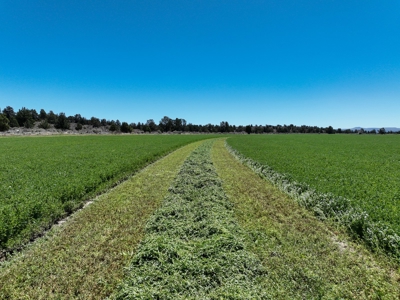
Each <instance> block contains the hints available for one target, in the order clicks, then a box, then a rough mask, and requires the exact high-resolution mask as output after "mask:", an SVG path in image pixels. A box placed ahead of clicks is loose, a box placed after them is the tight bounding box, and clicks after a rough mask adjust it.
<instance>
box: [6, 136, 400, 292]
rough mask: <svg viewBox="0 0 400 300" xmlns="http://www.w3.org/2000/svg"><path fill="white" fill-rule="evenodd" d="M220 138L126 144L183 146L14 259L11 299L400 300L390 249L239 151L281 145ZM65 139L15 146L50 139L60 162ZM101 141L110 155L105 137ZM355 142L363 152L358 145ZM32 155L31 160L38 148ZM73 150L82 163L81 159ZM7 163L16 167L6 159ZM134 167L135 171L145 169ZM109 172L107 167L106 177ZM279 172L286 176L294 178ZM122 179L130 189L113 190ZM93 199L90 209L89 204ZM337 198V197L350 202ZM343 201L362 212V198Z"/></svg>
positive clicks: (10, 261) (9, 270) (96, 157)
mask: <svg viewBox="0 0 400 300" xmlns="http://www.w3.org/2000/svg"><path fill="white" fill-rule="evenodd" d="M210 137H211V136H203V137H197V138H195V137H193V140H189V139H187V140H183V139H182V138H181V137H179V138H178V137H171V136H167V137H165V140H163V142H161V143H159V144H158V146H154V145H155V144H157V139H160V138H161V137H156V136H146V137H135V142H131V143H129V142H126V143H125V144H124V145H125V146H124V147H125V149H127V150H126V152H124V153H125V154H126V153H131V152H130V151H129V150H128V149H129V148H131V149H133V150H134V149H136V152H139V153H140V151H139V150H137V149H147V148H149V150H148V151H146V150H144V151H143V152H144V153H147V154H148V153H151V152H152V150H151V149H161V148H162V147H160V145H165V144H168V143H169V142H170V140H169V139H172V140H173V139H175V144H174V145H173V146H171V145H170V146H169V147H165V148H164V150H163V151H159V153H158V155H154V156H152V157H150V158H147V159H142V161H143V160H144V161H145V162H144V163H143V164H142V165H141V166H139V167H137V168H136V169H131V170H130V171H128V172H125V173H124V172H121V173H119V179H118V180H116V179H115V181H111V182H110V183H108V184H104V183H101V184H99V185H98V187H96V188H94V190H96V192H95V194H98V193H100V192H101V191H103V192H104V193H102V194H101V195H100V196H98V197H96V198H95V199H92V200H94V201H93V204H91V205H89V206H87V207H85V208H84V209H82V210H79V211H78V212H76V213H74V214H72V215H71V217H70V218H69V219H67V220H66V222H64V223H63V224H61V225H57V226H53V227H52V228H51V229H50V230H49V231H48V232H47V233H46V234H45V235H44V236H43V237H42V238H39V239H36V240H35V241H34V242H32V243H30V244H28V245H26V246H25V247H24V249H23V250H21V251H18V252H16V253H14V254H13V255H12V256H10V257H8V258H7V259H5V260H4V261H3V262H2V263H1V266H0V297H1V298H2V299H103V298H107V297H109V298H111V299H398V297H399V296H400V284H399V263H398V260H397V258H396V257H395V254H394V253H392V252H390V251H389V252H388V251H386V250H387V249H386V250H385V249H383V248H382V249H380V248H379V245H375V246H373V247H372V246H371V245H370V244H368V243H367V242H365V240H364V239H362V236H361V237H360V236H357V235H354V234H352V231H351V228H349V227H348V226H346V224H342V223H340V222H337V219H338V218H337V217H335V215H329V214H328V213H327V212H324V211H323V210H322V213H323V215H324V217H322V215H321V213H318V212H319V211H318V210H317V209H315V207H318V205H314V206H307V205H303V204H304V203H302V202H301V201H299V197H298V196H296V195H295V194H294V193H293V189H286V190H285V189H284V188H282V185H280V184H279V182H274V181H272V182H270V181H269V180H267V176H265V174H262V173H260V172H259V170H260V169H261V170H265V169H267V166H266V165H267V162H265V161H261V160H260V159H258V160H257V157H252V159H251V160H249V159H248V158H249V157H250V155H248V153H247V154H246V153H245V151H243V150H242V149H240V146H239V147H236V146H235V143H236V144H239V145H251V144H255V143H256V144H257V143H258V146H256V148H259V147H260V144H262V143H263V144H262V148H261V149H265V152H269V150H268V145H269V142H265V140H262V139H261V138H263V139H270V138H271V139H272V138H280V137H281V136H278V135H276V136H260V137H259V138H260V140H257V141H256V142H255V137H253V136H230V137H228V138H227V139H224V138H219V139H209V140H207V141H199V140H200V139H206V138H210ZM287 137H290V136H287ZM296 137H297V136H295V135H293V136H292V138H293V139H295V138H296ZM328 137H329V136H326V135H313V136H304V138H306V139H308V140H312V141H311V142H312V143H315V144H318V143H320V144H324V143H327V141H329V140H326V139H327V138H328ZM64 138H65V137H51V138H20V139H19V140H18V139H15V140H13V139H11V138H10V139H9V140H8V141H7V142H8V143H9V144H8V146H10V144H12V143H13V142H14V141H15V143H17V142H20V141H23V142H24V143H26V144H25V145H27V146H26V147H27V148H29V146H30V143H31V141H36V140H44V142H43V143H46V145H47V147H49V148H50V149H48V150H49V152H52V153H56V152H55V151H51V147H52V143H54V145H58V147H59V148H62V144H63V142H64V141H66V140H63V139H64ZM80 138H81V140H79V143H80V144H79V145H78V144H77V145H76V148H75V150H76V151H78V150H79V149H81V148H85V146H86V144H85V143H86V140H85V138H88V140H90V138H92V137H80ZM97 138H99V139H100V140H98V143H97V146H98V147H101V145H102V140H101V139H102V138H104V137H97ZM124 138H126V139H127V140H129V138H131V136H126V137H124ZM141 138H143V142H142V140H141ZM163 138H164V137H163ZM257 138H258V137H257ZM352 138H353V139H354V140H353V141H354V143H356V141H357V140H356V139H357V138H358V136H352ZM375 138H378V137H375ZM46 139H53V141H52V140H46ZM146 139H147V140H146ZM178 139H182V140H179V141H177V140H178ZM196 139H197V140H198V141H196V142H195V141H194V140H196ZM4 140H5V139H4ZM4 140H3V139H2V140H1V142H3V141H4ZM261 140H262V141H263V142H262V143H260V141H261ZM105 141H106V140H104V143H105V144H107V143H106V142H105ZM145 141H147V142H148V144H146V143H145ZM349 141H350V140H349ZM371 141H374V140H373V139H371ZM32 143H34V142H32ZM69 143H70V141H69ZM60 144H61V145H60ZM67 144H68V143H65V144H64V145H65V146H67ZM112 144H113V145H114V146H115V145H117V146H115V148H114V151H117V149H119V148H121V147H118V142H115V141H114V142H113V143H112ZM172 144H173V143H172ZM185 144H186V146H184V145H185ZM152 145H153V146H154V148H151V146H152ZM109 147H110V146H109ZM321 147H322V146H321ZM16 148H18V147H16ZM27 148H26V149H27ZM95 148H97V147H93V148H91V149H95ZM178 148H179V149H178ZM322 148H323V147H322ZM322 148H321V149H322ZM86 149H89V148H86ZM174 149H177V150H174ZM234 149H236V151H237V150H239V151H240V152H236V151H235V150H234ZM173 150H174V151H173ZM88 151H89V150H88ZM153 151H154V150H153ZM157 151H158V150H156V151H155V152H157ZM171 151H172V152H171ZM67 152H68V151H67ZM78 152H79V151H78ZM89 152H90V153H91V155H89V157H91V159H92V163H91V164H90V165H86V166H81V168H89V169H90V168H92V169H96V166H97V163H98V164H99V165H101V164H102V163H103V160H104V159H105V157H106V156H104V153H102V151H98V152H95V151H89ZM132 152H133V153H134V152H135V151H132ZM2 153H3V152H2ZM22 153H24V154H25V155H26V156H29V151H25V152H24V151H21V152H20V155H22ZM30 153H35V152H34V151H32V152H30ZM68 153H69V154H70V157H71V160H73V159H72V157H73V156H74V154H73V153H71V152H68ZM99 153H102V154H101V155H100V154H99ZM168 153H169V154H168ZM282 153H284V151H281V157H282V158H284V155H282ZM166 154H168V155H166ZM165 155H166V156H165ZM275 155H276V154H275ZM122 156H124V155H122ZM266 156H267V155H266V154H265V155H264V157H266ZM10 157H12V156H10ZM117 157H118V156H117ZM119 157H121V156H119ZM160 157H162V158H160ZM2 159H4V161H7V157H4V156H2ZM135 159H136V158H135ZM135 159H134V158H132V157H131V158H130V159H127V160H126V162H125V164H126V165H131V164H132V165H135V164H136V165H137V160H135ZM27 161H29V159H27ZM32 161H34V160H32ZM83 161H85V159H83ZM116 161H118V158H117V159H116ZM249 161H251V162H252V163H253V164H249ZM134 162H136V163H134ZM150 162H153V163H151V164H149V163H150ZM62 164H63V162H62V160H60V161H59V164H54V165H53V168H55V169H56V168H57V166H59V167H60V169H62ZM258 164H263V166H262V167H260V165H258ZM145 165H147V166H146V167H145V168H143V167H144V166H145ZM248 165H249V166H250V167H251V168H249V167H248ZM268 165H270V164H268ZM255 166H257V167H258V169H257V168H256V167H255ZM3 167H4V165H3ZM20 168H22V169H24V170H25V169H26V168H24V167H23V166H21V167H20ZM16 169H17V168H15V169H14V172H15V174H17V173H18V171H17V170H16ZM33 169H34V167H32V165H31V170H33ZM77 169H78V170H79V169H80V168H77ZM106 169H107V163H106V164H104V165H101V167H100V168H98V170H102V171H105V170H106ZM3 170H4V169H3ZM85 170H86V169H85ZM274 171H275V173H274V174H275V175H276V176H278V175H281V173H280V172H282V173H286V174H290V173H289V172H287V171H285V172H283V171H282V170H278V169H276V170H275V169H274ZM2 173H3V172H2ZM78 173H79V172H77V173H74V174H75V176H79V175H76V174H78ZM116 173H118V171H117V172H116ZM52 174H57V173H52ZM129 174H131V175H132V174H133V176H130V175H129ZM277 174H278V175H277ZM68 176H71V175H69V174H66V175H65V177H68ZM285 176H287V177H290V176H291V177H290V178H289V179H290V180H288V181H287V182H286V181H285V182H286V183H287V184H292V185H293V184H294V183H296V184H300V183H301V184H302V185H301V186H303V188H304V189H306V188H305V187H304V186H307V188H308V191H310V190H313V191H314V189H315V190H316V191H318V195H320V194H323V193H326V192H325V191H324V190H322V189H321V190H319V189H318V186H312V185H311V183H308V182H307V181H304V182H300V181H297V180H298V179H296V180H294V179H293V176H294V175H290V176H289V175H285ZM50 177H51V176H50ZM278 177H279V176H278ZM82 178H84V176H82ZM122 179H126V180H125V181H123V182H122V183H120V184H118V185H116V186H115V187H114V188H111V189H110V187H112V186H113V185H115V183H116V181H121V180H122ZM284 179H286V177H285V178H284ZM20 182H22V181H20ZM102 184H104V186H101V185H102ZM294 186H295V187H296V185H294ZM32 188H33V187H31V189H32ZM42 189H45V188H42ZM285 191H286V193H285ZM288 191H289V193H288ZM315 193H317V192H315ZM309 194H312V193H311V192H309ZM90 195H91V194H90V193H89V194H88V195H86V196H84V197H82V198H80V200H79V201H80V202H81V203H84V202H85V200H87V198H88V197H90ZM332 195H333V196H332V199H334V200H335V199H336V198H335V197H340V196H341V197H342V198H344V196H342V195H339V194H334V193H333V192H332ZM21 197H22V196H21ZM71 198H72V199H70V200H69V201H74V198H73V197H71ZM323 199H325V198H323ZM314 200H315V199H314ZM314 200H313V201H314ZM347 200H348V201H347ZM77 201H78V200H77ZM315 201H316V200H315ZM315 201H314V202H313V203H314V204H315ZM332 201H333V200H332ZM342 201H344V202H345V203H347V204H346V205H347V206H346V207H347V208H349V209H350V210H351V209H352V207H353V206H355V205H353V203H355V201H356V200H354V199H347V198H346V201H345V200H342ZM48 202H49V201H48ZM57 203H62V201H61V200H60V201H59V202H57ZM349 203H350V204H351V205H350V204H349ZM341 205H342V206H343V204H341ZM325 206H326V205H325ZM325 206H323V207H325ZM361 208H362V207H361ZM361 208H358V206H357V209H361ZM357 212H358V211H357ZM363 212H364V211H363ZM321 219H324V220H321ZM373 221H374V222H376V221H375V219H373ZM382 222H385V221H382ZM384 224H386V223H384Z"/></svg>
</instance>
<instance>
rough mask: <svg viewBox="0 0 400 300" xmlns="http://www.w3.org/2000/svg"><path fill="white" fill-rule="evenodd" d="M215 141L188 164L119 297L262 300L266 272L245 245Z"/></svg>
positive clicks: (149, 226) (152, 221)
mask: <svg viewBox="0 0 400 300" xmlns="http://www.w3.org/2000/svg"><path fill="white" fill-rule="evenodd" d="M211 146H212V142H206V143H205V144H203V145H201V146H200V147H199V148H198V149H196V150H195V151H194V152H192V154H191V155H190V156H189V157H188V158H187V160H186V161H185V162H184V164H183V166H182V168H181V170H180V172H179V174H178V176H177V178H176V179H175V181H174V183H173V185H172V186H171V187H170V189H169V194H168V195H167V196H166V198H165V199H164V201H163V204H162V206H161V207H160V208H159V209H158V210H157V211H156V212H155V213H154V215H153V216H152V217H151V218H150V219H149V221H148V223H147V225H146V235H145V238H144V240H143V241H142V243H141V244H140V246H139V248H138V249H137V251H136V254H135V256H134V258H133V261H132V263H131V265H130V266H129V268H128V270H127V276H126V279H125V281H124V282H123V284H121V285H120V288H119V289H118V292H117V293H116V294H115V295H114V297H115V298H116V299H264V298H265V295H264V293H265V292H264V291H263V289H262V288H261V287H260V285H259V284H258V282H259V281H258V279H259V278H260V276H262V275H263V274H265V270H264V269H263V267H262V265H261V262H260V261H259V260H258V258H257V257H256V256H255V255H254V254H252V253H250V252H249V251H247V250H246V249H245V246H244V237H243V234H244V233H243V232H242V229H241V228H240V226H239V225H238V223H237V222H236V220H235V218H234V213H233V209H232V204H231V202H230V201H229V200H228V199H227V197H226V195H225V193H224V191H223V188H222V182H221V180H220V179H219V178H218V175H217V174H216V171H215V168H214V166H213V164H212V162H211V157H210V148H211Z"/></svg>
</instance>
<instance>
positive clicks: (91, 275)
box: [0, 142, 201, 299]
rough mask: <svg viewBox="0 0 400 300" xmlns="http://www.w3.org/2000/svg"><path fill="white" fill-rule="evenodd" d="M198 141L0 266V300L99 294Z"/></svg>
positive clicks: (111, 283) (110, 285)
mask: <svg viewBox="0 0 400 300" xmlns="http://www.w3.org/2000/svg"><path fill="white" fill-rule="evenodd" d="M200 143H201V142H196V143H193V144H190V145H187V146H185V147H183V148H181V149H178V150H177V151H175V152H173V153H171V154H170V155H168V156H167V157H165V158H163V159H161V160H159V161H157V162H155V163H153V164H152V165H150V166H148V167H147V168H145V169H144V170H142V171H141V172H139V173H138V174H136V175H135V176H133V177H131V178H130V179H128V180H127V181H125V182H123V183H122V184H120V185H118V186H117V187H115V188H114V189H112V190H110V191H109V192H108V193H106V194H103V195H101V196H99V197H98V198H97V199H96V200H95V201H94V202H93V204H91V205H89V206H88V207H86V208H85V209H83V210H81V211H79V212H77V213H76V214H74V215H73V216H72V218H70V219H69V220H68V221H67V222H66V223H64V224H62V225H61V226H55V227H54V228H53V229H52V230H50V231H49V232H48V233H47V234H46V235H45V236H44V237H43V238H40V239H38V240H37V241H35V243H33V244H31V245H30V246H28V247H27V249H25V250H24V251H21V252H20V253H18V254H16V255H14V257H12V258H11V259H9V260H7V261H5V262H3V263H2V264H1V265H0V299H102V298H105V297H107V296H108V295H110V293H111V292H112V291H113V290H114V288H115V287H116V285H117V283H118V281H119V280H121V278H122V277H123V276H124V272H123V267H124V266H126V265H127V264H128V262H129V261H130V260H131V258H132V255H133V253H134V252H135V248H136V246H137V244H138V243H139V242H140V240H141V239H142V237H143V233H144V231H143V229H144V225H145V223H146V221H147V219H148V218H149V216H150V215H151V214H152V213H153V211H154V210H155V209H156V208H157V207H158V205H159V204H160V203H161V201H162V199H163V198H164V196H165V194H166V193H167V191H168V187H169V186H170V185H171V182H172V180H173V179H174V177H175V176H176V174H177V172H178V171H179V167H180V166H181V164H182V163H183V161H184V160H185V158H186V157H187V155H189V153H190V152H192V150H193V149H195V148H196V147H197V146H198V145H199V144H200Z"/></svg>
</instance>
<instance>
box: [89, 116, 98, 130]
mask: <svg viewBox="0 0 400 300" xmlns="http://www.w3.org/2000/svg"><path fill="white" fill-rule="evenodd" d="M90 124H91V125H92V126H93V127H95V128H97V127H100V126H101V123H100V120H99V119H97V118H95V117H92V118H91V119H90Z"/></svg>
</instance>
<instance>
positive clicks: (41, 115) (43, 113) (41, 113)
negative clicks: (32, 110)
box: [39, 108, 47, 120]
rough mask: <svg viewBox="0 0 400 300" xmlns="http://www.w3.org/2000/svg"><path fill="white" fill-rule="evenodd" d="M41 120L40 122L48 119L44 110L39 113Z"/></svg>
mask: <svg viewBox="0 0 400 300" xmlns="http://www.w3.org/2000/svg"><path fill="white" fill-rule="evenodd" d="M39 118H40V120H45V119H47V113H46V111H45V110H44V109H43V108H42V109H41V110H40V112H39Z"/></svg>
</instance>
